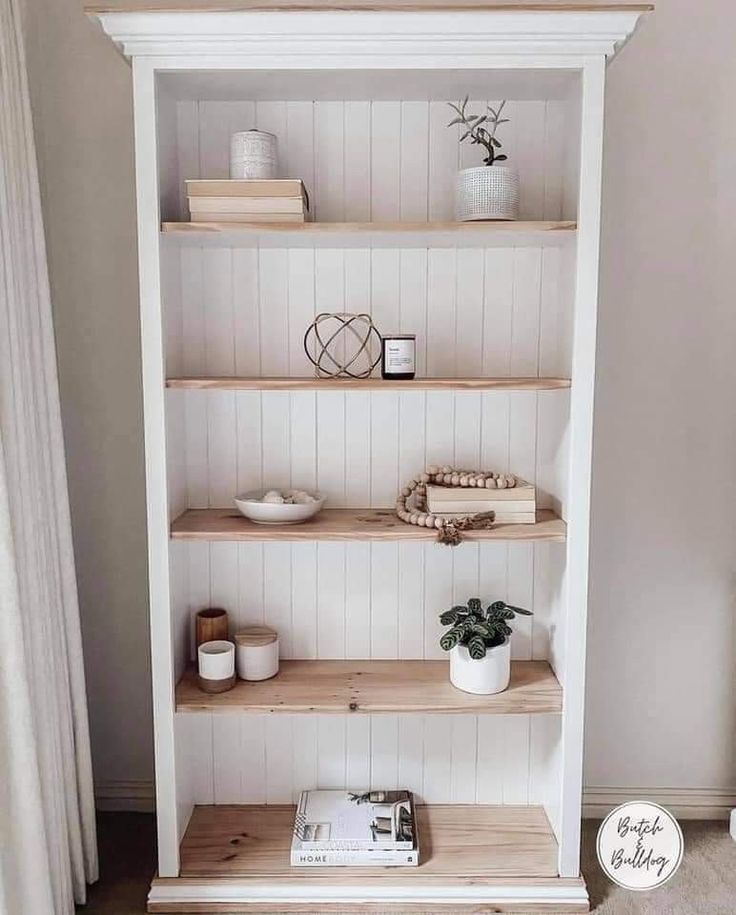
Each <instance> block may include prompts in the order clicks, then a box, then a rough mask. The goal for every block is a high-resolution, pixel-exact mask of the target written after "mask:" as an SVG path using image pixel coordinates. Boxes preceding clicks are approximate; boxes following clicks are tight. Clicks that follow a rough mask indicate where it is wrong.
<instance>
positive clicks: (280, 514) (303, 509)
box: [235, 489, 325, 524]
mask: <svg viewBox="0 0 736 915" xmlns="http://www.w3.org/2000/svg"><path fill="white" fill-rule="evenodd" d="M267 492H268V490H267V489H258V490H254V491H253V492H247V493H245V495H242V496H238V498H237V499H235V504H236V506H237V507H238V511H239V512H240V514H241V515H245V517H246V518H249V519H250V520H251V521H255V522H256V523H257V524H300V523H301V522H302V521H307V520H309V518H313V517H314V516H315V515H316V514H317V512H319V511H320V510H321V509H322V506H323V505H324V504H325V497H324V496H322V495H320V493H318V492H313V493H310V495H312V496H314V498H315V499H316V502H307V503H306V504H304V505H286V504H282V503H279V502H261V501H260V500H261V499H262V498H263V497H264V496H265V494H266V493H267Z"/></svg>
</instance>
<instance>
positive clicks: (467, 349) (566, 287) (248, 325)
mask: <svg viewBox="0 0 736 915" xmlns="http://www.w3.org/2000/svg"><path fill="white" fill-rule="evenodd" d="M573 259H574V251H573V250H572V249H571V248H560V247H545V248H541V247H524V248H485V249H484V248H463V247H460V248H404V249H398V248H271V247H269V248H260V249H259V248H219V247H217V248H213V247H190V246H188V245H187V246H183V247H181V248H172V249H167V250H165V251H164V267H165V270H164V273H165V280H164V283H163V296H164V301H165V306H166V311H167V320H166V335H167V346H166V350H167V353H166V356H167V371H168V373H169V375H176V374H187V375H208V374H209V375H297V376H304V375H311V374H313V371H314V370H313V368H312V366H311V364H310V363H309V361H308V360H307V358H306V355H305V353H304V345H303V341H304V333H305V331H306V329H307V327H308V326H309V324H310V323H311V321H312V320H313V319H314V316H315V314H318V313H320V312H325V311H328V312H334V311H348V312H367V313H369V314H371V315H372V317H373V320H374V322H375V323H376V326H377V327H378V329H379V330H380V331H381V332H382V333H397V332H401V333H414V334H416V337H417V373H418V374H419V375H430V376H435V377H455V376H462V375H498V376H509V375H532V376H536V375H569V374H570V349H569V339H570V322H571V304H572V282H571V271H570V265H571V263H572V262H573Z"/></svg>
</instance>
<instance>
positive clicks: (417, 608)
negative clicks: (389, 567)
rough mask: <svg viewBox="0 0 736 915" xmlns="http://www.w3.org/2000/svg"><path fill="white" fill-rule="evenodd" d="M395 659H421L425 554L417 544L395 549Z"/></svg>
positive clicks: (400, 545)
mask: <svg viewBox="0 0 736 915" xmlns="http://www.w3.org/2000/svg"><path fill="white" fill-rule="evenodd" d="M398 555H399V566H398V588H397V590H398V603H397V608H398V639H397V643H398V657H400V658H422V657H424V555H425V547H424V546H423V545H422V544H418V543H401V544H399V548H398Z"/></svg>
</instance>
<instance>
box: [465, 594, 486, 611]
mask: <svg viewBox="0 0 736 915" xmlns="http://www.w3.org/2000/svg"><path fill="white" fill-rule="evenodd" d="M482 606H483V604H481V602H480V598H479V597H471V598H470V600H469V601H468V610H480V609H481V607H482Z"/></svg>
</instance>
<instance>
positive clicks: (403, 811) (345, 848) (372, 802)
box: [291, 790, 418, 867]
mask: <svg viewBox="0 0 736 915" xmlns="http://www.w3.org/2000/svg"><path fill="white" fill-rule="evenodd" d="M291 863H292V864H293V865H296V866H307V867H309V866H312V867H314V866H320V865H322V866H331V865H338V864H345V865H356V866H360V865H377V866H386V865H413V864H417V863H418V847H417V835H416V818H415V815H414V800H413V797H412V794H411V792H410V791H341V790H315V791H303V792H302V794H301V796H300V798H299V804H298V805H297V810H296V816H295V818H294V835H293V838H292V844H291Z"/></svg>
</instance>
